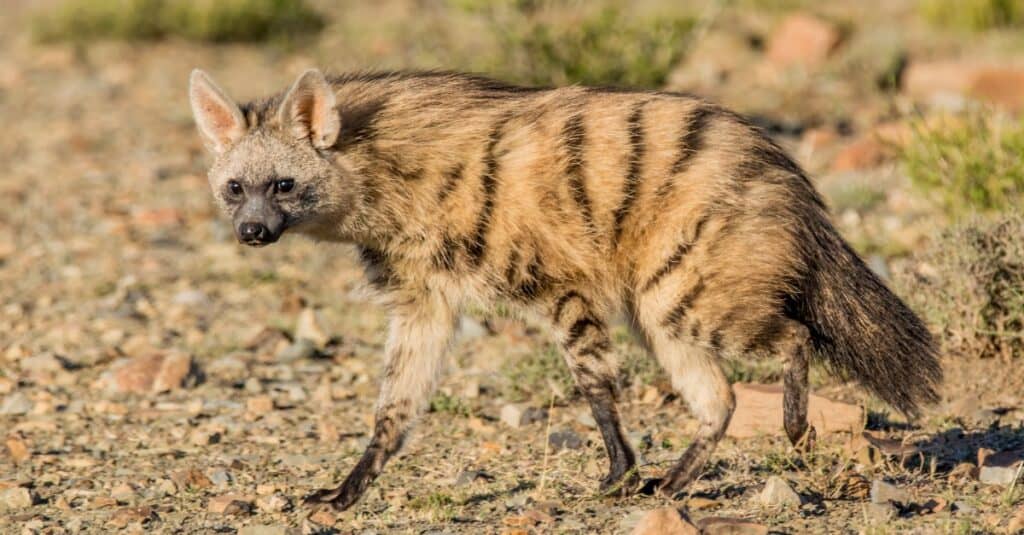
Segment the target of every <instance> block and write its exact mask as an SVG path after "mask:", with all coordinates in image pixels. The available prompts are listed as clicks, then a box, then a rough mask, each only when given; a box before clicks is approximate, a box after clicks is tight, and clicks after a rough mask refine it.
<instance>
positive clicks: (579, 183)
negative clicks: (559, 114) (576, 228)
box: [562, 114, 594, 230]
mask: <svg viewBox="0 0 1024 535" xmlns="http://www.w3.org/2000/svg"><path fill="white" fill-rule="evenodd" d="M562 138H563V144H564V145H565V151H566V165H565V174H566V175H568V177H569V191H570V192H571V193H572V199H573V201H575V202H576V206H578V207H579V209H580V214H582V216H583V222H584V224H586V225H587V228H588V229H590V230H593V229H594V214H593V209H592V208H591V206H590V197H589V196H588V195H587V185H586V183H585V182H584V180H583V166H584V160H583V145H584V143H585V141H586V130H584V127H583V115H582V114H576V115H573V116H572V117H569V120H568V121H566V123H565V127H564V128H563V129H562Z"/></svg>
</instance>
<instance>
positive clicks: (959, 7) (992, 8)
mask: <svg viewBox="0 0 1024 535" xmlns="http://www.w3.org/2000/svg"><path fill="white" fill-rule="evenodd" d="M919 9H920V12H921V15H922V16H924V18H925V19H926V20H928V21H929V22H931V23H932V24H935V25H937V26H942V27H947V28H956V29H962V30H972V31H983V30H989V29H993V28H1005V27H1015V26H1021V25H1024V0H922V1H921V3H920V4H919Z"/></svg>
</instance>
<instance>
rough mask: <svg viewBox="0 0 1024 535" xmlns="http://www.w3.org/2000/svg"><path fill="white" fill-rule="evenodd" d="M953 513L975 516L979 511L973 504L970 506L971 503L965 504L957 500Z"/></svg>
mask: <svg viewBox="0 0 1024 535" xmlns="http://www.w3.org/2000/svg"><path fill="white" fill-rule="evenodd" d="M953 511H955V512H957V513H962V514H965V515H970V514H974V513H975V512H977V509H976V508H975V507H974V506H973V505H971V504H969V503H967V502H965V501H963V500H957V501H955V502H953Z"/></svg>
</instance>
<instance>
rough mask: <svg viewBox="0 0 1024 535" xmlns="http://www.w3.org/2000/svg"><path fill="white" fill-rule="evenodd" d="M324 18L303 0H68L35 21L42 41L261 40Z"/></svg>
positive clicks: (317, 26)
mask: <svg viewBox="0 0 1024 535" xmlns="http://www.w3.org/2000/svg"><path fill="white" fill-rule="evenodd" d="M323 26H324V19H323V18H322V17H321V16H320V15H319V14H318V13H317V12H315V11H313V10H312V9H311V8H310V7H309V6H308V5H307V3H306V2H305V1H304V0H65V1H64V2H63V3H62V4H60V5H59V6H58V7H57V8H55V9H53V10H48V11H45V12H40V13H38V14H37V15H36V16H35V18H34V19H33V21H32V31H33V35H34V36H35V38H36V39H37V40H39V41H43V42H55V41H75V42H83V41H95V40H102V39H113V40H124V41H140V40H156V39H162V38H166V37H171V36H174V37H182V38H185V39H191V40H196V41H208V42H258V41H267V40H271V39H281V38H285V39H288V38H295V37H301V36H306V35H311V34H315V33H317V32H319V31H320V30H321V29H322V28H323Z"/></svg>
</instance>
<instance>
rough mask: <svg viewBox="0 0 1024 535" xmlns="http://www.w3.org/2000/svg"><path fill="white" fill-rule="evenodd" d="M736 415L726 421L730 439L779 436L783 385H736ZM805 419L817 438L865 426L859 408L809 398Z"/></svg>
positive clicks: (780, 431) (819, 398) (734, 387)
mask: <svg viewBox="0 0 1024 535" xmlns="http://www.w3.org/2000/svg"><path fill="white" fill-rule="evenodd" d="M733 391H734V392H735V393H736V412H735V413H734V414H733V416H732V420H731V421H730V422H729V428H728V429H727V430H726V434H727V435H728V436H730V437H733V438H752V437H756V436H760V435H771V436H781V435H782V434H783V433H784V431H783V428H782V392H783V390H782V385H761V384H752V383H737V384H735V385H733ZM807 419H808V420H809V421H810V423H811V425H813V426H814V429H815V431H816V432H817V433H818V434H819V436H820V435H822V434H826V433H835V432H840V431H856V430H859V429H860V428H861V427H863V425H864V413H863V411H862V410H861V408H860V407H858V406H856V405H851V404H849V403H842V402H839V401H832V400H830V399H826V398H823V397H821V396H816V395H814V394H811V395H810V400H809V402H808V408H807Z"/></svg>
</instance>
